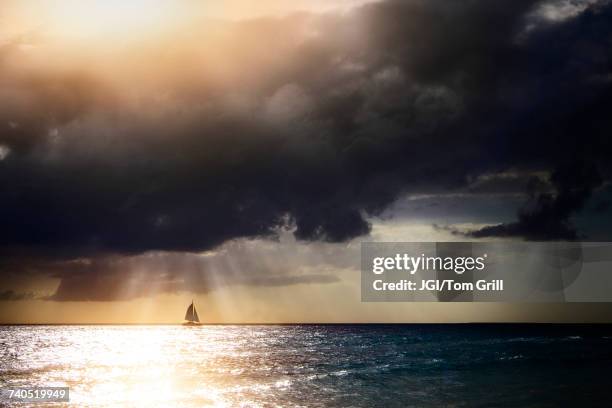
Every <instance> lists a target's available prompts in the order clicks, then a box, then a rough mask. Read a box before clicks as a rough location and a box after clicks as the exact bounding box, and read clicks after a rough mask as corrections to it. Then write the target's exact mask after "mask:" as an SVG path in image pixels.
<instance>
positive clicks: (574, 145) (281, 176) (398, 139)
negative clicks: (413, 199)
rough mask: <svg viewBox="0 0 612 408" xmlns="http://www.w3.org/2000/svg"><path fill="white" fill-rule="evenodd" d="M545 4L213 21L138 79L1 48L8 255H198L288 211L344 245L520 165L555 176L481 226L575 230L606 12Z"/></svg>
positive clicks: (602, 123)
mask: <svg viewBox="0 0 612 408" xmlns="http://www.w3.org/2000/svg"><path fill="white" fill-rule="evenodd" d="M548 3H550V4H552V6H551V7H553V10H554V5H555V4H556V3H555V2H548ZM581 4H582V3H581ZM585 4H586V3H585ZM539 5H540V3H538V2H535V1H504V2H492V1H484V0H483V1H468V2H448V1H441V0H433V1H431V0H428V1H425V0H413V1H384V2H380V3H376V4H372V5H368V6H365V7H362V8H359V9H356V10H353V11H352V12H350V13H347V14H345V15H333V14H330V15H309V14H299V15H294V16H290V17H286V18H279V19H259V20H253V21H245V22H237V23H227V24H225V23H214V24H213V23H211V25H209V26H207V27H206V28H198V27H194V28H193V30H185V32H186V33H187V32H188V33H189V34H184V35H185V36H186V38H180V37H179V38H177V39H174V40H172V41H166V42H164V41H160V43H159V44H158V45H157V46H151V47H150V49H147V54H146V56H145V57H141V59H137V58H135V57H134V58H132V59H131V60H136V63H135V64H136V68H135V70H136V72H138V73H139V75H137V76H135V77H134V78H132V79H133V84H130V82H129V81H127V82H124V83H122V84H123V85H122V87H117V85H116V84H113V83H109V82H108V81H107V80H105V79H103V78H105V76H104V75H102V74H101V73H100V72H96V71H92V72H89V71H87V69H83V70H80V71H79V70H77V69H72V70H66V69H63V70H59V71H57V69H56V70H55V71H53V70H50V71H49V72H42V73H41V72H40V70H38V69H36V65H35V64H34V65H32V64H30V65H28V63H26V62H24V63H23V64H15V63H14V62H15V61H17V62H19V61H22V59H23V58H25V57H23V56H22V55H21V54H22V53H24V52H25V51H23V50H22V49H21V48H19V47H18V46H15V45H12V46H10V47H9V46H6V47H4V48H3V49H2V50H0V81H1V84H2V91H1V93H2V99H1V100H0V121H1V122H0V146H1V147H2V149H1V151H2V152H3V153H2V154H0V196H1V197H2V200H1V201H0V225H2V230H1V231H0V246H2V248H3V249H2V252H3V254H5V255H6V254H10V253H12V252H13V251H14V250H15V248H21V250H24V248H25V250H26V251H27V250H29V251H31V252H32V253H36V254H38V255H47V256H52V257H54V258H56V259H57V258H59V259H72V258H77V257H96V256H103V255H108V254H139V253H142V252H145V251H187V252H191V251H201V250H206V249H209V248H214V247H216V246H218V245H220V244H222V243H223V242H226V241H227V240H231V239H233V238H239V237H273V236H274V235H276V231H278V228H279V227H283V226H287V225H290V226H293V227H294V231H295V236H296V237H297V238H299V239H302V240H324V241H331V242H338V241H346V240H348V239H350V238H353V237H355V236H359V235H363V234H366V233H368V232H369V230H370V226H369V224H368V222H367V220H366V219H367V216H368V215H376V214H379V213H380V212H381V211H382V210H384V209H385V208H387V207H388V205H389V204H391V203H393V202H394V201H395V200H396V199H397V198H398V197H399V196H400V195H402V194H404V193H410V192H412V193H419V192H422V191H429V190H432V189H433V190H436V191H454V190H460V189H464V190H465V189H467V190H468V191H469V186H470V180H474V179H475V178H478V177H479V176H480V175H483V174H496V173H503V172H505V171H508V170H509V169H513V170H515V171H524V172H531V171H536V172H543V173H545V174H553V176H552V179H551V180H550V182H549V183H548V184H549V185H551V186H554V188H555V189H556V191H555V192H544V193H540V194H538V195H535V196H533V197H532V200H531V201H532V202H530V203H529V207H528V208H527V209H524V210H521V213H520V215H519V221H517V222H516V223H514V224H507V225H500V226H498V227H491V228H489V229H484V230H482V231H476V232H473V235H474V236H491V235H506V236H523V237H528V238H543V239H557V238H560V239H572V238H575V237H576V236H577V234H576V232H575V231H574V229H573V227H572V226H571V216H572V215H574V214H575V213H576V212H577V211H579V210H580V209H582V208H583V207H584V204H585V201H586V200H587V199H588V197H589V196H590V195H591V194H592V191H593V189H594V188H596V187H598V186H599V184H600V182H601V180H608V179H609V156H610V153H611V152H612V147H611V145H610V138H609V132H610V130H612V122H611V120H612V119H610V115H609V108H610V106H611V102H612V80H611V77H610V75H611V74H610V67H612V52H611V51H612V49H611V48H612V46H611V43H610V35H611V34H612V24H610V23H612V7H611V6H610V5H608V4H607V3H604V2H600V3H598V4H597V5H595V6H587V5H585V6H584V7H583V8H582V9H577V10H574V11H572V13H574V14H571V13H570V14H571V15H570V16H569V17H568V16H567V15H565V14H564V15H563V18H557V19H556V20H555V21H552V20H550V18H549V19H548V20H547V17H546V16H544V15H539V14H538V13H537V10H538V7H539ZM566 14H567V12H566ZM212 26H214V27H212ZM211 33H212V34H211ZM187 37H189V38H187ZM194 37H195V38H196V39H197V41H194ZM200 37H201V38H200ZM219 38H221V40H220V39H219ZM215 41H219V43H215ZM228 50H229V51H228ZM131 60H130V61H131ZM26 61H27V60H26ZM203 61H204V62H203ZM211 61H212V62H211ZM138 64H140V65H138ZM153 66H154V67H155V69H156V70H157V71H155V72H154V69H153V68H152V67H153ZM158 71H159V72H158ZM160 72H161V73H160ZM139 81H141V82H139ZM126 95H137V96H136V97H133V98H132V96H126ZM130 98H132V99H130ZM585 163H586V164H585ZM584 168H588V169H589V170H588V174H583V173H582V169H584ZM575 174H578V175H577V176H575ZM582 176H584V178H583V177H582ZM504 182H507V180H506V181H504ZM487 188H489V189H492V190H494V188H493V187H492V186H491V185H488V186H487ZM475 216H476V215H475Z"/></svg>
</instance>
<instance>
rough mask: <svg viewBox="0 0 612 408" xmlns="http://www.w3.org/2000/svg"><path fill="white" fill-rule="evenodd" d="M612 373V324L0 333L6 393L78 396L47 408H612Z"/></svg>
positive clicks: (1, 382)
mask: <svg viewBox="0 0 612 408" xmlns="http://www.w3.org/2000/svg"><path fill="white" fill-rule="evenodd" d="M611 369H612V327H611V326H577V325H569V326H557V325H337V326H335V325H321V326H318V325H293V326H201V327H182V326H2V327H0V387H16V386H24V387H30V386H41V387H42V386H67V387H70V402H69V403H63V404H59V403H56V404H45V405H44V406H74V407H132V406H142V407H205V406H219V407H226V406H227V407H268V406H270V407H275V406H279V407H296V406H300V407H302V406H304V407H406V406H419V407H420V406H424V407H440V406H451V407H478V406H483V407H485V406H506V407H547V406H550V407H556V406H576V405H580V404H582V405H585V406H609V403H610V402H609V399H610V397H609V396H610V393H609V391H610V389H611V385H612V380H610V374H611V372H610V371H611ZM2 404H4V405H8V406H11V405H10V404H8V403H7V402H6V401H5V402H3V403H0V405H2ZM15 406H23V405H18V404H16V405H15Z"/></svg>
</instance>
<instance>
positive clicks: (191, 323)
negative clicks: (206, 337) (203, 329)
mask: <svg viewBox="0 0 612 408" xmlns="http://www.w3.org/2000/svg"><path fill="white" fill-rule="evenodd" d="M201 325H202V323H198V322H185V323H183V326H201Z"/></svg>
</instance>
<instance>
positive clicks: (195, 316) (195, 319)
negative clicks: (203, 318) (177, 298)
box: [193, 305, 200, 323]
mask: <svg viewBox="0 0 612 408" xmlns="http://www.w3.org/2000/svg"><path fill="white" fill-rule="evenodd" d="M193 321H194V322H197V323H200V318H199V317H198V311H197V310H196V308H195V305H193Z"/></svg>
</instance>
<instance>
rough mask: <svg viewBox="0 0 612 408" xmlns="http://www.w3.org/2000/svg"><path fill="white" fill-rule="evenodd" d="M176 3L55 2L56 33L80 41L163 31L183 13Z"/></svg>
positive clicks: (162, 0)
mask: <svg viewBox="0 0 612 408" xmlns="http://www.w3.org/2000/svg"><path fill="white" fill-rule="evenodd" d="M178 3H179V2H176V1H172V0H129V1H126V0H61V1H54V2H52V3H51V9H50V11H49V13H48V24H49V26H50V29H51V31H52V32H53V33H54V34H59V35H61V36H66V37H70V38H78V39H91V38H95V37H104V38H106V39H108V38H109V37H117V36H121V37H123V36H125V35H129V36H134V35H136V36H137V35H142V34H148V33H150V32H151V31H156V30H159V29H163V28H164V26H166V25H168V24H170V22H171V21H172V19H173V18H175V17H176V15H177V14H178V12H179V7H178V6H177V4H178Z"/></svg>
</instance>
